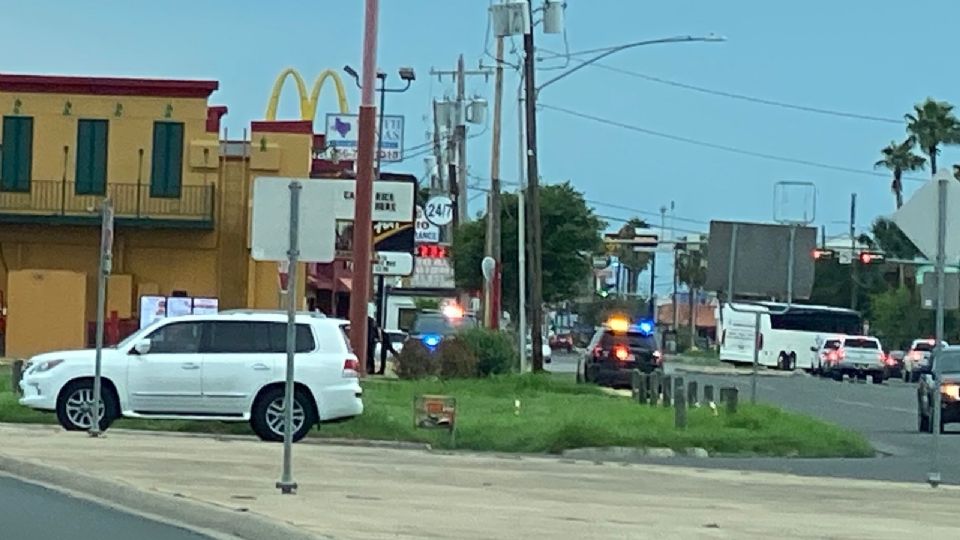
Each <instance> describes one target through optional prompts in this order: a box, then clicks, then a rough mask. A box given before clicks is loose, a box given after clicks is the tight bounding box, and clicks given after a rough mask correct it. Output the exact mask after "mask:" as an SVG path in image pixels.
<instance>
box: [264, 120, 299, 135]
mask: <svg viewBox="0 0 960 540" xmlns="http://www.w3.org/2000/svg"><path fill="white" fill-rule="evenodd" d="M250 130H251V131H254V132H258V133H301V134H305V135H313V122H311V121H310V120H259V121H255V122H250Z"/></svg>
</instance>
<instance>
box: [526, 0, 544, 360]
mask: <svg viewBox="0 0 960 540" xmlns="http://www.w3.org/2000/svg"><path fill="white" fill-rule="evenodd" d="M529 9H530V20H531V21H532V20H533V6H532V3H531V4H530V7H529ZM523 53H524V60H523V71H524V82H525V88H524V93H525V96H524V97H525V100H524V105H525V107H526V111H525V114H524V116H525V117H526V121H527V197H526V204H527V216H528V219H529V221H528V222H527V239H528V242H527V253H528V261H527V262H528V264H529V272H528V274H529V279H530V341H531V343H530V345H531V346H530V349H531V352H532V353H533V354H532V356H533V371H534V372H540V371H543V348H542V347H541V346H540V344H541V342H542V340H543V271H542V268H543V261H542V260H541V257H542V254H543V250H542V245H541V243H542V239H541V230H540V228H541V221H540V167H539V164H538V163H537V160H538V156H537V83H536V71H537V70H536V57H535V53H536V49H535V48H534V44H533V25H531V26H530V28H528V29H527V33H525V34H524V35H523Z"/></svg>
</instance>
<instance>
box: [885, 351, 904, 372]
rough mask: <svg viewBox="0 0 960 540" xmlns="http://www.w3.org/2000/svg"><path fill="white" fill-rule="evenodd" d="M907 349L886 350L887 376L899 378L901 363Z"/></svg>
mask: <svg viewBox="0 0 960 540" xmlns="http://www.w3.org/2000/svg"><path fill="white" fill-rule="evenodd" d="M906 357H907V351H888V352H887V378H898V379H899V378H900V377H902V376H903V369H904V368H903V363H904V361H905V360H906Z"/></svg>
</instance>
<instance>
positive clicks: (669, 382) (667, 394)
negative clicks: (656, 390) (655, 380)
mask: <svg viewBox="0 0 960 540" xmlns="http://www.w3.org/2000/svg"><path fill="white" fill-rule="evenodd" d="M661 386H662V387H663V388H662V390H663V406H664V407H669V406H670V401H671V399H672V398H673V377H671V376H670V375H664V376H663V379H661Z"/></svg>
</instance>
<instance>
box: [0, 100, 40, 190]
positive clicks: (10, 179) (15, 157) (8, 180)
mask: <svg viewBox="0 0 960 540" xmlns="http://www.w3.org/2000/svg"><path fill="white" fill-rule="evenodd" d="M2 144H3V155H2V166H0V190H2V191H17V192H29V191H30V177H31V176H32V173H33V118H32V117H29V116H4V117H3V143H2Z"/></svg>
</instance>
